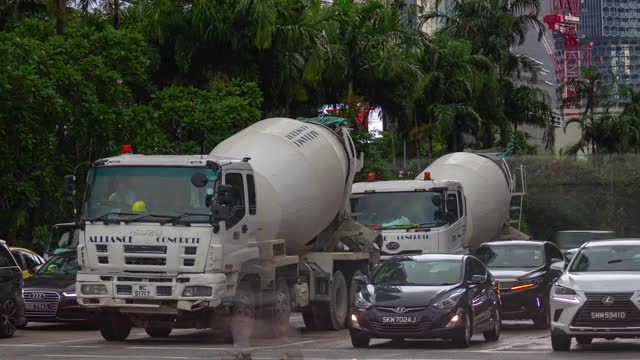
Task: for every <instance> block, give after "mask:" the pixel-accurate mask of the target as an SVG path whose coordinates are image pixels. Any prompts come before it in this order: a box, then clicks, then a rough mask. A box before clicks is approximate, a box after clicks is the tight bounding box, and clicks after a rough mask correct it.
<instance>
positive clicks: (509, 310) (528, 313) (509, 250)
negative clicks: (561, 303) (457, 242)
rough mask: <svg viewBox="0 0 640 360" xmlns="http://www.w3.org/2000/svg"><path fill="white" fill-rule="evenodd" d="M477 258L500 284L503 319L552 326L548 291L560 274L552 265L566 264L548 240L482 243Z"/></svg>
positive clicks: (543, 326) (539, 326)
mask: <svg viewBox="0 0 640 360" xmlns="http://www.w3.org/2000/svg"><path fill="white" fill-rule="evenodd" d="M475 255H476V256H477V257H478V259H480V260H481V261H482V262H483V263H484V264H486V265H487V267H489V271H491V273H492V274H493V275H494V276H495V277H496V279H497V280H498V282H499V283H500V297H501V298H502V315H503V319H509V320H528V319H531V320H533V322H534V324H535V326H536V327H537V328H541V329H545V328H548V327H549V324H550V320H551V319H550V318H551V316H550V312H549V290H550V289H551V285H553V283H554V282H555V281H556V280H557V279H558V278H559V277H560V275H561V271H558V270H557V269H555V268H552V267H551V264H553V263H556V262H564V256H563V254H562V252H561V251H560V249H558V248H557V247H556V246H555V245H554V244H553V243H550V242H548V241H524V240H522V241H520V240H517V241H495V242H488V243H484V244H482V245H481V246H480V247H479V248H478V250H476V252H475ZM562 265H563V266H564V264H562ZM563 266H560V269H562V268H563Z"/></svg>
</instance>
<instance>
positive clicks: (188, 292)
mask: <svg viewBox="0 0 640 360" xmlns="http://www.w3.org/2000/svg"><path fill="white" fill-rule="evenodd" d="M211 294H212V290H211V287H209V286H187V287H185V288H184V290H183V291H182V296H184V297H210V296H211Z"/></svg>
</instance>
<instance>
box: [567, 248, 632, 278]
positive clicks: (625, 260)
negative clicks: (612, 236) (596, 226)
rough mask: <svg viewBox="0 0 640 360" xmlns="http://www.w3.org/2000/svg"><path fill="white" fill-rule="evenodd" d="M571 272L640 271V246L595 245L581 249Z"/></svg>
mask: <svg viewBox="0 0 640 360" xmlns="http://www.w3.org/2000/svg"><path fill="white" fill-rule="evenodd" d="M569 271H570V272H597V271H640V246H637V245H610V246H593V247H586V248H583V249H582V250H580V252H578V254H577V255H576V258H575V260H574V261H573V263H572V265H571V269H570V270H569Z"/></svg>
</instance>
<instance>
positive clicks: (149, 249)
mask: <svg viewBox="0 0 640 360" xmlns="http://www.w3.org/2000/svg"><path fill="white" fill-rule="evenodd" d="M124 252H125V253H127V254H166V253H167V247H166V246H159V245H125V246H124Z"/></svg>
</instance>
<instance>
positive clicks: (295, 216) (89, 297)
mask: <svg viewBox="0 0 640 360" xmlns="http://www.w3.org/2000/svg"><path fill="white" fill-rule="evenodd" d="M123 152H124V153H123V154H122V155H119V156H115V157H111V158H106V159H102V160H98V161H96V162H95V163H94V164H93V166H92V168H91V170H90V171H89V174H88V177H87V190H86V194H85V199H84V204H83V209H82V214H83V215H82V220H81V221H80V222H79V223H78V227H79V228H80V243H79V245H78V260H79V263H80V265H81V267H82V270H81V271H80V272H79V273H78V275H77V283H76V290H77V300H78V302H79V303H80V304H81V305H83V306H85V307H88V308H90V309H92V310H93V311H96V313H97V314H96V315H97V319H98V324H99V327H100V331H101V333H102V335H103V337H104V338H105V339H106V340H110V341H121V340H124V339H126V338H127V336H128V335H129V333H130V330H131V328H132V326H139V327H143V328H144V329H145V330H146V331H147V333H148V334H149V335H150V336H152V337H164V336H168V335H169V334H170V332H171V330H172V329H174V328H211V329H213V330H215V331H214V333H218V334H220V336H225V337H229V336H232V337H233V340H234V341H236V342H242V341H247V340H248V339H250V338H251V332H252V331H253V330H256V329H259V328H260V327H263V328H264V329H267V331H268V332H269V333H270V334H271V335H282V334H284V333H285V332H286V331H287V329H288V327H289V315H290V312H291V311H300V312H302V314H303V318H304V322H305V324H306V326H307V327H309V328H313V329H326V330H331V329H341V328H343V327H345V325H346V323H347V321H348V319H347V314H348V311H349V304H350V303H351V298H352V297H353V296H354V294H355V292H356V291H357V290H358V289H357V286H358V285H357V281H355V280H354V277H356V276H358V275H361V274H367V273H368V272H369V270H370V268H371V267H372V266H373V264H375V263H376V262H377V259H378V256H379V254H378V250H376V248H377V246H375V245H374V243H375V242H376V241H378V240H380V238H379V233H378V232H376V231H373V230H371V229H368V228H366V227H364V226H362V225H360V224H358V223H356V222H354V221H352V220H350V214H349V201H350V195H351V186H352V182H353V179H354V176H355V174H356V172H357V171H359V170H360V169H361V167H362V160H361V159H358V157H357V155H356V151H355V147H354V144H353V141H352V139H351V137H350V135H349V131H348V129H347V128H344V127H335V126H334V127H330V126H325V125H323V124H320V123H317V122H303V121H298V120H292V119H285V118H272V119H267V120H263V121H259V122H257V123H256V124H254V125H251V126H249V127H248V128H246V129H244V130H242V131H240V132H239V133H237V134H236V135H233V136H231V137H230V138H228V139H227V140H225V141H223V142H222V143H220V144H219V145H218V146H217V147H216V148H215V149H214V150H213V151H212V152H211V153H210V154H209V155H192V156H164V155H138V154H132V153H131V149H130V148H129V147H124V148H123ZM65 179H66V181H67V184H65V189H68V190H69V192H73V191H72V190H71V189H72V188H73V186H72V184H69V182H72V178H71V177H67V178H65ZM261 325H262V326H261Z"/></svg>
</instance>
